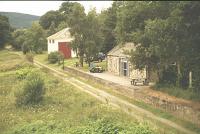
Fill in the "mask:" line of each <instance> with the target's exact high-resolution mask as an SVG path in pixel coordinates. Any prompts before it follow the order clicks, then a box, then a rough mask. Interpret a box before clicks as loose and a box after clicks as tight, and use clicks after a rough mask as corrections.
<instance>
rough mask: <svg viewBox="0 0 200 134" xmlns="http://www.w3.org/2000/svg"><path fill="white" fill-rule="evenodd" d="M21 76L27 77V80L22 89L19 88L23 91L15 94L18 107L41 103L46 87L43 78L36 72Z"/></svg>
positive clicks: (19, 90)
mask: <svg viewBox="0 0 200 134" xmlns="http://www.w3.org/2000/svg"><path fill="white" fill-rule="evenodd" d="M26 75H27V77H26ZM21 76H23V77H25V78H26V80H25V81H24V83H23V85H22V87H19V88H22V89H18V91H17V92H16V94H15V97H16V105H17V106H23V105H25V106H26V105H33V104H38V103H40V102H41V101H42V100H43V98H44V93H45V85H44V80H43V78H42V76H41V75H40V74H39V73H37V72H36V71H32V72H28V73H27V72H25V73H23V75H21ZM20 78H22V77H20Z"/></svg>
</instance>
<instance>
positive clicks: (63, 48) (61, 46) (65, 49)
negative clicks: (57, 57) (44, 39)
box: [58, 42, 71, 59]
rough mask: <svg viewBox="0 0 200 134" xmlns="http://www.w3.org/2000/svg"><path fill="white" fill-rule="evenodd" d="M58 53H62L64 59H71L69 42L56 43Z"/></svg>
mask: <svg viewBox="0 0 200 134" xmlns="http://www.w3.org/2000/svg"><path fill="white" fill-rule="evenodd" d="M58 51H59V52H61V53H63V55H64V57H65V58H66V59H68V58H71V48H70V46H69V42H58Z"/></svg>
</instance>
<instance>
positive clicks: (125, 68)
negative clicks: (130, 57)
mask: <svg viewBox="0 0 200 134" xmlns="http://www.w3.org/2000/svg"><path fill="white" fill-rule="evenodd" d="M123 76H128V64H127V62H126V61H124V62H123Z"/></svg>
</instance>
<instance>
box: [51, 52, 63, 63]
mask: <svg viewBox="0 0 200 134" xmlns="http://www.w3.org/2000/svg"><path fill="white" fill-rule="evenodd" d="M63 58H64V56H63V54H62V53H60V52H51V53H50V54H49V55H48V61H49V63H52V64H54V63H56V62H58V63H59V64H60V61H61V60H62V59H63Z"/></svg>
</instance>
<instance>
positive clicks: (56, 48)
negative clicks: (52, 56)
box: [48, 40, 58, 54]
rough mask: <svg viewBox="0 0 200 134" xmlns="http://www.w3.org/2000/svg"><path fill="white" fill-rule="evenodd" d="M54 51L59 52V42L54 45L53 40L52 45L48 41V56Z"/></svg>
mask: <svg viewBox="0 0 200 134" xmlns="http://www.w3.org/2000/svg"><path fill="white" fill-rule="evenodd" d="M54 51H58V42H57V41H56V40H54V43H52V40H51V43H50V42H49V40H48V54H49V53H50V52H54Z"/></svg>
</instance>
